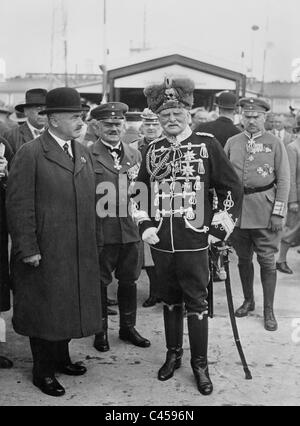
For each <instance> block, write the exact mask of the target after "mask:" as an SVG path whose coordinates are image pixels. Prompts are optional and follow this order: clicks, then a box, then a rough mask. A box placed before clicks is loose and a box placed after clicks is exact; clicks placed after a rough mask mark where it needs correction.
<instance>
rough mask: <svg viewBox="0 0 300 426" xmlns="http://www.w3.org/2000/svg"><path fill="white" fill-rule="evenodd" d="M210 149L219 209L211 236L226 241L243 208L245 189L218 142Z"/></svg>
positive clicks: (212, 143) (211, 144) (213, 221)
mask: <svg viewBox="0 0 300 426" xmlns="http://www.w3.org/2000/svg"><path fill="white" fill-rule="evenodd" d="M209 147H210V164H211V187H213V188H214V189H215V191H216V194H217V197H218V207H217V209H216V212H215V214H214V216H213V220H212V223H211V229H210V234H211V235H213V236H215V237H217V238H220V239H221V240H223V239H225V240H226V239H227V238H228V237H229V235H230V234H231V233H232V231H233V229H234V227H235V224H236V222H237V219H238V217H239V214H240V211H241V208H242V201H243V188H242V183H241V182H240V179H239V177H238V175H237V174H236V172H235V170H234V168H233V166H232V165H231V163H230V161H229V159H228V158H227V156H226V154H225V152H224V150H223V148H222V147H221V145H220V144H219V143H218V142H217V140H216V139H212V140H211V143H210V144H209ZM227 147H228V143H227Z"/></svg>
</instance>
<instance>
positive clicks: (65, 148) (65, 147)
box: [63, 142, 74, 162]
mask: <svg viewBox="0 0 300 426" xmlns="http://www.w3.org/2000/svg"><path fill="white" fill-rule="evenodd" d="M63 149H64V151H65V153H66V154H67V156H68V157H69V158H70V159H71V160H72V161H73V162H74V158H73V157H72V155H71V154H70V152H69V145H68V144H67V142H66V143H65V144H64V146H63Z"/></svg>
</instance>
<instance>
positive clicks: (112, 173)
mask: <svg viewBox="0 0 300 426" xmlns="http://www.w3.org/2000/svg"><path fill="white" fill-rule="evenodd" d="M127 111H128V106H127V105H126V104H123V103H121V102H108V103H106V104H102V105H99V106H98V107H96V108H94V109H93V110H92V111H91V117H92V118H94V119H96V120H97V122H98V126H99V136H100V137H99V139H98V140H97V141H96V142H95V144H94V145H93V146H92V147H91V148H90V149H91V154H92V159H93V166H94V172H95V176H96V184H97V194H98V195H97V233H98V234H100V235H101V234H102V235H103V242H102V248H101V252H100V256H99V263H100V275H101V291H102V311H103V332H102V333H98V334H97V335H96V337H95V342H94V347H95V348H96V349H97V350H99V351H101V352H105V351H108V350H109V343H108V337H107V311H106V308H107V302H106V300H107V286H108V285H109V284H110V283H111V282H112V273H113V272H114V273H115V277H116V279H117V280H118V291H117V295H118V304H119V313H120V330H119V337H120V339H121V340H125V341H127V342H130V343H132V344H133V345H136V346H139V347H143V348H146V347H148V346H150V342H149V340H147V339H145V338H144V337H142V336H141V335H140V334H139V333H138V331H137V330H136V329H135V324H136V313H137V288H136V280H137V279H138V278H139V276H140V273H141V264H142V252H141V240H140V236H139V232H138V228H137V226H136V224H135V223H134V222H133V220H132V218H131V216H129V215H128V204H129V198H128V189H129V186H130V183H131V182H133V181H134V179H135V178H136V176H137V174H138V170H139V166H140V164H141V154H140V152H139V151H137V150H136V149H134V148H131V147H130V146H129V145H127V144H125V143H123V142H122V140H121V135H122V131H123V128H124V118H125V113H126V112H127ZM107 197H109V199H107ZM102 213H103V214H102Z"/></svg>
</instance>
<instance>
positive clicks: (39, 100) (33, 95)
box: [15, 89, 47, 112]
mask: <svg viewBox="0 0 300 426" xmlns="http://www.w3.org/2000/svg"><path fill="white" fill-rule="evenodd" d="M46 95H47V90H45V89H29V90H27V92H26V93H25V104H19V105H16V106H15V110H16V111H19V112H24V108H26V107H33V106H44V105H45V102H46Z"/></svg>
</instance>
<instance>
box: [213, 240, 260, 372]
mask: <svg viewBox="0 0 300 426" xmlns="http://www.w3.org/2000/svg"><path fill="white" fill-rule="evenodd" d="M216 250H217V253H218V256H216V253H215V251H216ZM229 252H230V248H229V246H227V245H226V244H225V243H224V242H222V243H221V245H220V246H219V245H213V247H212V248H211V249H210V256H209V257H210V261H209V267H210V280H209V285H208V312H209V316H210V318H213V267H214V264H215V262H216V261H215V262H214V260H213V256H214V257H215V258H216V257H217V262H218V257H219V263H220V266H221V268H224V270H225V273H226V278H225V289H226V296H227V304H228V311H229V316H230V322H231V328H232V332H233V337H234V341H235V344H236V347H237V350H238V353H239V356H240V359H241V362H242V365H243V369H244V372H245V379H246V380H251V379H252V375H251V372H250V370H249V367H248V364H247V361H246V358H245V355H244V352H243V348H242V344H241V341H240V337H239V332H238V328H237V324H236V318H235V315H234V306H233V299H232V291H231V281H230V270H229Z"/></svg>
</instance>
